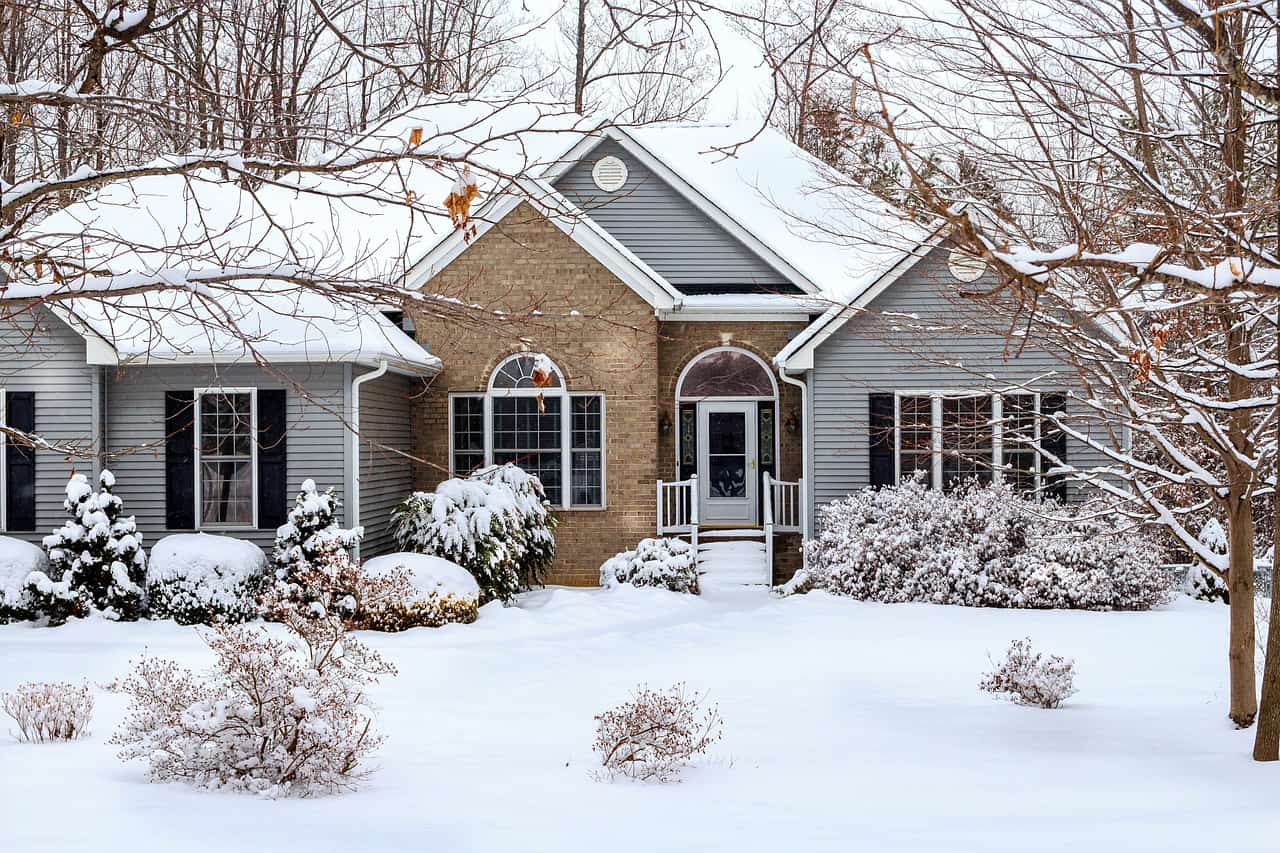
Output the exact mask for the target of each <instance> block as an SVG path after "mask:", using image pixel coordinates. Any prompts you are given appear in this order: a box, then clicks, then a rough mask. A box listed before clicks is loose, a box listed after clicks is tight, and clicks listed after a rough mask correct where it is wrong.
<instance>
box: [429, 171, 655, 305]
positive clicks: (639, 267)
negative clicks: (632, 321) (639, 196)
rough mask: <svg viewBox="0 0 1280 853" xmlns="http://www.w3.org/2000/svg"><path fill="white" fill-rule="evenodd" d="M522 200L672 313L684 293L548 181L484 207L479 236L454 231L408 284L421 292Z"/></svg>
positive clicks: (513, 190) (518, 188) (519, 185)
mask: <svg viewBox="0 0 1280 853" xmlns="http://www.w3.org/2000/svg"><path fill="white" fill-rule="evenodd" d="M522 201H523V202H528V203H529V204H530V205H531V206H533V207H534V208H535V209H536V210H537V211H538V212H539V213H541V214H543V215H544V216H545V217H546V218H547V219H548V221H550V222H551V223H552V224H553V225H555V227H556V228H558V229H560V231H561V233H563V234H565V235H566V236H568V237H570V238H572V239H573V241H574V242H575V243H577V244H578V245H579V246H581V247H582V248H583V249H584V250H585V251H586V252H587V254H589V255H591V256H592V257H593V258H595V259H596V260H598V261H599V262H600V263H601V264H603V265H604V267H605V268H606V269H608V270H609V272H611V273H613V274H614V275H615V276H617V277H618V279H619V280H620V281H622V282H623V283H624V284H626V285H627V286H628V287H630V288H631V289H632V290H633V291H635V292H636V293H637V294H638V295H639V296H640V298H642V299H644V300H645V301H646V302H648V303H649V304H650V305H651V306H653V307H654V308H655V309H656V310H659V311H662V310H669V309H670V308H672V307H673V306H674V305H675V304H676V302H677V300H678V299H680V298H681V294H680V291H679V290H677V289H676V288H675V287H673V286H672V285H671V284H670V283H669V282H668V281H667V280H666V279H665V278H663V277H662V276H661V275H659V274H658V273H657V272H656V271H655V270H654V269H653V268H652V267H650V266H649V265H648V264H646V263H645V262H644V261H642V260H640V258H638V257H636V255H635V254H634V253H633V252H632V251H631V250H630V249H628V248H626V247H625V246H623V245H622V244H621V243H619V242H618V241H617V240H616V239H614V238H613V237H612V236H611V235H609V234H608V233H607V232H606V231H605V230H604V229H603V228H601V227H600V226H599V225H598V224H597V223H596V222H595V221H594V220H593V219H591V217H589V216H587V215H586V214H585V213H584V212H583V211H582V210H580V209H579V208H578V207H577V206H576V205H574V204H573V203H572V202H570V201H569V200H568V199H567V198H565V197H564V196H563V195H561V194H560V193H559V192H557V191H556V189H555V188H554V187H552V186H551V185H550V184H548V183H546V182H545V181H539V180H532V179H527V180H523V181H518V182H516V185H515V186H512V187H510V188H509V189H507V190H505V191H502V192H500V193H498V194H496V195H495V196H494V197H493V198H492V199H491V200H490V201H489V202H488V203H487V204H486V205H484V206H482V208H481V209H480V211H479V214H478V216H477V219H476V232H475V235H474V236H473V237H472V238H471V240H470V241H468V240H466V239H464V236H463V233H462V232H461V231H454V232H453V233H452V234H450V235H449V236H448V237H447V238H445V239H444V240H442V241H441V242H440V243H438V244H437V245H436V246H435V248H433V249H432V250H431V251H430V252H428V253H427V255H426V257H424V258H423V259H422V260H420V261H418V263H416V264H414V265H413V266H412V267H411V268H410V269H409V272H408V273H407V274H406V276H405V286H406V287H409V288H413V289H415V290H421V289H422V288H423V287H425V286H426V283H427V282H428V281H430V280H431V279H432V278H434V277H435V276H436V274H437V273H439V272H440V271H441V270H443V269H444V268H445V267H447V266H448V265H449V264H450V263H452V262H453V261H454V260H455V259H456V258H457V257H458V256H459V255H461V254H462V253H463V252H465V251H466V250H467V249H468V248H469V247H470V246H471V245H472V244H473V243H475V242H476V241H477V240H479V239H480V238H481V237H482V236H484V235H485V234H486V233H488V232H489V230H490V229H491V228H493V226H494V225H496V224H497V223H499V222H501V221H502V219H503V217H505V216H507V215H508V214H509V213H511V211H513V210H515V208H516V207H517V206H518V205H519V204H520V202H522Z"/></svg>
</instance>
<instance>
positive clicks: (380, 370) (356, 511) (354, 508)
mask: <svg viewBox="0 0 1280 853" xmlns="http://www.w3.org/2000/svg"><path fill="white" fill-rule="evenodd" d="M386 373H387V360H386V359H385V358H384V359H382V360H381V361H379V362H378V366H377V367H376V368H374V369H373V370H370V371H369V372H368V373H361V374H360V375H359V376H357V377H355V378H354V379H352V380H351V412H350V417H349V420H350V421H351V471H350V472H349V473H348V476H349V477H350V478H351V505H350V506H348V507H347V522H348V526H349V527H352V528H355V527H359V526H360V386H361V385H363V384H364V383H366V382H369V381H370V380H373V379H379V378H381V377H383V376H385V375H386ZM354 550H355V555H354V556H355V559H356V562H359V561H360V543H358V542H357V543H356V547H355V549H354Z"/></svg>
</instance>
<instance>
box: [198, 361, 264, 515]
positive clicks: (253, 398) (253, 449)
mask: <svg viewBox="0 0 1280 853" xmlns="http://www.w3.org/2000/svg"><path fill="white" fill-rule="evenodd" d="M194 393H195V400H194V401H193V403H194V404H195V413H194V417H193V420H194V432H193V440H194V442H195V448H194V449H195V453H194V454H192V455H193V456H194V457H195V463H194V464H195V478H196V487H195V489H194V490H193V491H194V492H195V504H196V505H195V521H196V525H195V529H196V530H257V529H258V389H257V388H229V387H221V386H217V387H209V388H196V389H195V392H194ZM206 394H208V395H213V394H248V395H249V437H250V439H251V440H250V441H249V460H250V462H249V468H250V472H251V474H252V476H253V483H252V485H251V486H250V498H251V500H252V506H253V518H252V520H251V522H250V523H249V524H205V523H204V521H203V513H202V512H201V511H200V508H201V497H202V496H203V492H204V478H203V477H201V476H200V398H201V397H203V396H204V395H206Z"/></svg>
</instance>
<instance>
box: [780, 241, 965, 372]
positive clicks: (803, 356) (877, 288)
mask: <svg viewBox="0 0 1280 853" xmlns="http://www.w3.org/2000/svg"><path fill="white" fill-rule="evenodd" d="M945 238H946V227H945V226H940V227H938V228H936V229H934V231H933V233H932V234H930V235H929V236H928V237H927V238H925V239H924V240H922V241H921V242H920V243H917V244H916V245H915V246H914V247H913V248H912V249H911V250H910V251H908V252H907V253H906V254H905V255H903V257H902V258H901V259H900V260H899V261H898V262H897V263H896V264H894V265H893V266H892V267H890V268H889V269H888V270H887V271H886V272H885V273H884V275H882V276H880V278H878V279H876V280H875V281H874V282H872V283H871V285H870V286H869V287H867V288H866V289H865V290H863V291H862V293H860V294H858V296H857V297H855V298H854V299H853V301H851V302H849V303H848V304H845V305H834V306H832V307H831V308H829V309H828V310H827V311H826V312H825V313H824V314H823V315H822V316H821V317H819V318H818V319H817V320H814V321H813V322H812V323H810V324H809V326H808V327H807V328H806V329H805V330H804V331H802V332H801V333H800V334H798V335H796V336H795V337H794V338H792V340H791V341H790V343H788V344H787V345H786V346H785V347H783V348H782V350H781V351H780V352H779V353H778V354H777V355H775V356H774V357H773V363H774V364H775V365H777V366H778V367H781V368H783V369H784V370H812V369H813V354H814V352H815V351H816V350H817V349H818V347H820V346H822V345H823V343H825V342H826V340H827V339H828V338H830V337H831V336H832V335H834V334H835V333H836V332H838V331H839V330H840V329H841V328H842V327H843V326H844V324H845V323H847V322H849V320H850V319H851V318H852V317H854V316H855V315H857V314H859V313H861V312H862V311H863V310H865V309H866V307H867V306H868V305H870V304H871V303H872V302H874V301H875V300H876V298H878V297H879V296H880V294H882V293H884V292H885V291H886V290H888V289H889V288H890V287H891V286H892V285H893V284H894V283H895V282H897V281H898V280H899V279H900V278H902V276H903V275H905V274H906V272H907V271H908V270H910V269H911V268H912V267H914V266H915V265H916V264H918V263H920V261H921V260H923V259H924V257H925V256H926V255H928V254H929V253H930V252H932V251H933V250H934V249H935V248H937V246H938V244H940V243H941V242H942V241H943V240H944V239H945Z"/></svg>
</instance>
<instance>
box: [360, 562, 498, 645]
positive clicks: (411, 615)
mask: <svg viewBox="0 0 1280 853" xmlns="http://www.w3.org/2000/svg"><path fill="white" fill-rule="evenodd" d="M361 568H362V571H363V574H364V575H365V576H367V577H368V578H369V579H370V581H372V582H379V581H381V582H384V583H385V582H386V581H388V580H389V579H393V578H398V577H400V576H403V578H404V580H405V582H406V583H407V587H408V589H407V590H406V591H404V592H403V593H402V594H399V595H387V596H365V598H364V599H363V600H362V601H361V602H360V605H361V606H360V608H359V610H358V615H357V619H356V624H358V625H359V626H360V627H361V628H364V629H366V630H370V631H405V630H408V629H409V628H417V627H428V628H438V627H440V626H441V625H448V624H450V623H453V622H462V623H470V622H474V621H476V616H477V614H478V613H479V609H480V585H479V584H478V583H476V579H475V578H473V577H472V576H471V575H470V574H468V573H467V570H466V569H464V568H462V567H461V566H459V565H458V564H457V563H451V562H449V561H448V560H446V559H444V558H442V557H433V556H431V555H429V554H413V553H408V552H404V553H400V554H387V555H385V556H382V557H374V558H373V559H371V560H366V561H365V564H364V566H362V567H361ZM395 586H396V587H399V586H400V583H399V582H398V581H397V582H396V583H395Z"/></svg>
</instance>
